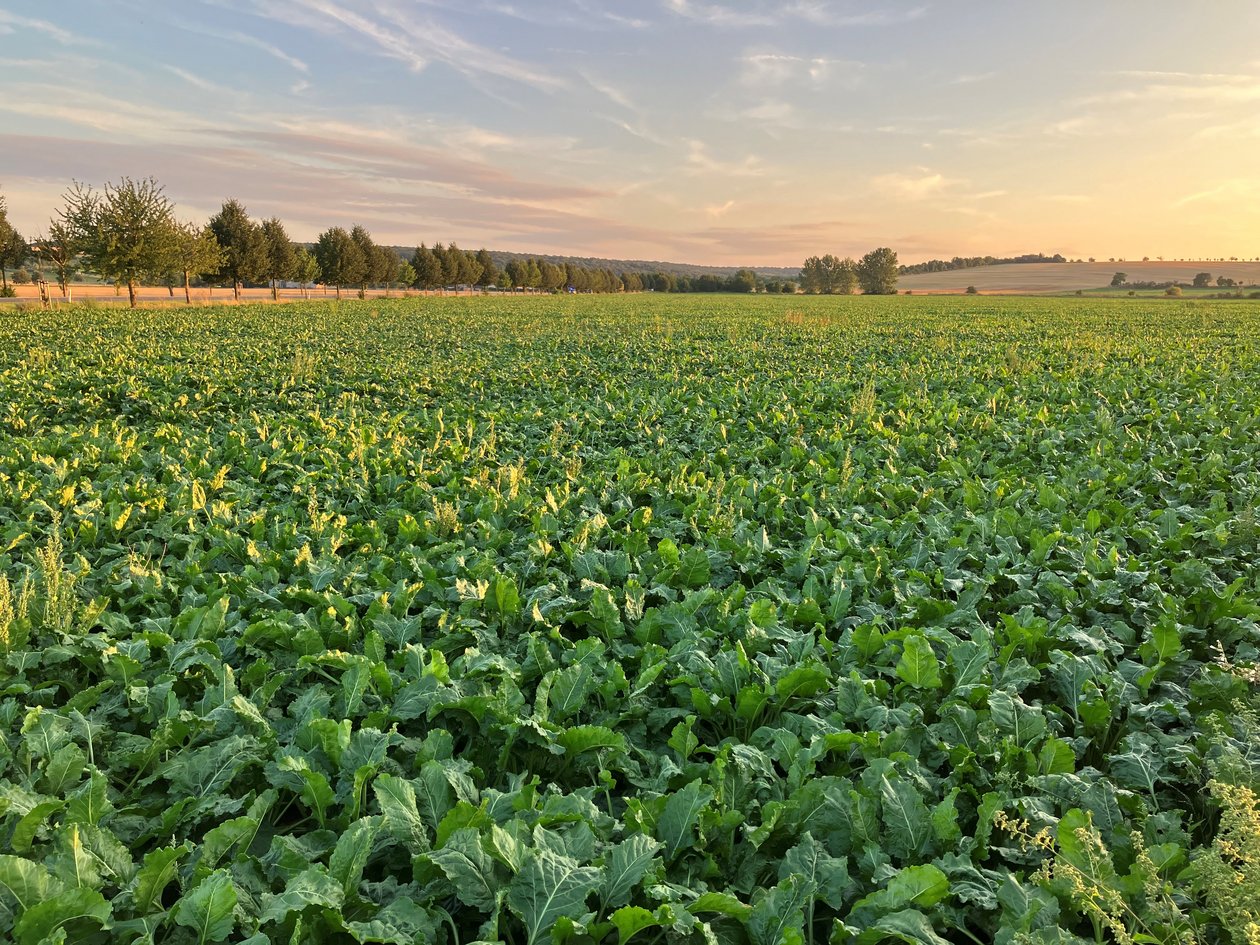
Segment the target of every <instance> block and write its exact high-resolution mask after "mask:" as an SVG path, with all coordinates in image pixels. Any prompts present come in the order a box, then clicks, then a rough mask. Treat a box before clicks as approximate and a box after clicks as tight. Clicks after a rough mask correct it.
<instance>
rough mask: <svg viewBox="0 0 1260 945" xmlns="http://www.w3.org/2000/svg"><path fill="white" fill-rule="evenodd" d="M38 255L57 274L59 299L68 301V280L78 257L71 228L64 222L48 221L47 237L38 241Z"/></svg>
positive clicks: (71, 275) (72, 273) (59, 220)
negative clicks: (59, 290)
mask: <svg viewBox="0 0 1260 945" xmlns="http://www.w3.org/2000/svg"><path fill="white" fill-rule="evenodd" d="M38 255H39V258H40V259H42V260H44V261H45V262H47V263H48V265H50V266H51V267H52V270H53V272H55V273H56V274H57V285H58V287H59V288H60V289H61V297H62V298H63V299H66V300H69V299H70V280H71V278H73V276H74V271H75V266H74V263H75V259H76V258H77V257H78V255H79V249H78V247H77V246H76V245H75V240H74V230H73V228H72V227H71V226H70V225H69V224H68V223H67V222H66V221H65V220H61V219H55V220H52V221H50V222H49V224H48V235H47V236H45V237H43V238H42V239H40V240H39V253H38Z"/></svg>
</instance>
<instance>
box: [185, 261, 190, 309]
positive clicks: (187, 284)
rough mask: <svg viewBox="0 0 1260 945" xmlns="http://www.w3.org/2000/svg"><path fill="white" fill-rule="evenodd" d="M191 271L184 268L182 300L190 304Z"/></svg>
mask: <svg viewBox="0 0 1260 945" xmlns="http://www.w3.org/2000/svg"><path fill="white" fill-rule="evenodd" d="M190 276H191V273H189V271H188V270H187V269H185V270H184V302H185V303H187V304H188V305H192V279H191V278H190Z"/></svg>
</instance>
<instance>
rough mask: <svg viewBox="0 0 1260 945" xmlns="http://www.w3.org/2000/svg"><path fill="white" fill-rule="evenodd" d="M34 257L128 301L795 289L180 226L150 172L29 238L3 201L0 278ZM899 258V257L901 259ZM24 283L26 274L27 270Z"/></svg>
mask: <svg viewBox="0 0 1260 945" xmlns="http://www.w3.org/2000/svg"><path fill="white" fill-rule="evenodd" d="M31 257H34V258H35V259H36V260H38V261H39V263H40V264H41V265H44V266H46V267H48V268H49V269H50V270H51V272H52V273H53V274H54V275H55V279H56V281H57V283H58V285H59V286H60V288H61V294H62V297H63V298H65V297H68V295H69V284H70V282H71V280H72V279H74V278H75V277H76V275H77V274H79V273H80V272H90V273H94V274H95V275H97V276H99V277H100V278H101V279H102V280H103V281H106V282H112V283H114V284H115V285H117V286H126V287H127V294H128V298H129V301H130V302H131V305H132V307H133V308H134V307H135V305H136V289H137V287H138V286H140V285H141V284H144V283H150V284H152V283H155V282H156V283H158V284H161V285H165V286H167V287H169V288H170V290H171V294H172V296H173V295H174V292H175V287H176V286H181V285H182V286H183V289H184V298H185V300H186V301H188V302H190V303H191V301H192V292H191V289H192V286H193V284H194V283H201V284H209V285H230V286H231V287H232V291H233V294H234V296H235V297H236V298H238V299H239V298H240V292H241V288H242V287H243V286H247V285H267V286H269V287H270V288H271V291H272V297H273V298H276V297H278V295H279V288H280V286H281V285H282V284H288V283H293V284H297V285H298V286H300V287H301V288H302V289H303V292H304V293H305V292H306V291H307V290H308V289H309V288H310V287H311V286H314V285H317V284H323V285H325V286H331V287H334V288H335V289H336V291H337V297H338V298H340V296H341V290H342V289H343V288H356V289H358V290H359V293H360V295H362V294H363V293H364V292H366V290H367V289H368V288H370V287H384V288H386V289H390V288H394V287H397V286H408V287H412V288H416V289H424V290H433V289H441V288H443V287H445V286H473V287H478V288H483V289H485V288H490V287H496V288H500V289H511V290H515V289H518V288H521V289H536V290H539V291H545V292H556V291H562V290H565V289H569V290H572V291H574V292H623V291H625V292H640V291H654V292H756V291H758V290H759V289H762V288H768V289H769V290H771V291H795V290H796V286H795V284H793V283H790V282H783V283H773V284H771V285H769V286H765V285H763V284H762V283H761V281H760V280H759V278H758V276H757V274H756V273H755V272H754V271H753V270H751V269H740V270H738V271H737V272H735V273H734V274H732V275H730V276H719V275H699V276H693V277H688V276H679V275H675V274H671V273H665V272H657V273H621V274H618V273H616V272H614V271H613V270H612V269H607V268H593V267H584V266H579V265H575V264H573V263H563V264H562V263H557V262H550V261H547V260H544V259H513V260H511V261H509V262H508V263H507V264H506V266H504V267H502V268H499V267H498V266H496V265H495V262H494V260H493V258H492V257H491V255H490V253H489V252H487V251H486V250H484V249H481V250H478V251H477V252H475V253H474V252H470V251H466V250H462V249H460V248H459V247H458V246H456V245H455V244H454V243H451V244H450V245H449V246H443V245H442V244H441V243H438V244H435V245H434V246H433V247H432V248H429V247H428V246H426V245H424V244H421V245H420V246H418V247H417V248H416V250H415V253H414V254H413V255H412V256H411V259H410V260H405V259H404V258H403V257H402V256H400V255H399V253H398V251H397V250H395V249H393V248H391V247H387V246H381V245H378V244H377V243H376V242H375V241H374V240H373V239H372V235H371V234H370V233H369V232H368V231H367V230H366V229H365V228H364V227H362V226H355V227H352V228H351V229H350V230H346V229H344V228H342V227H331V228H329V229H328V230H325V231H324V232H323V233H321V234H320V235H319V238H318V240H317V241H316V242H315V243H314V244H313V245H309V246H308V245H303V244H299V243H294V242H293V241H292V240H291V239H290V238H289V234H288V232H287V230H286V229H285V225H284V223H282V222H281V221H280V220H279V219H277V218H275V217H272V218H270V219H266V220H261V221H255V220H253V219H251V218H250V216H249V213H248V212H247V210H246V208H245V207H244V206H243V205H242V204H241V203H240V202H239V201H237V200H228V201H227V202H226V203H224V204H223V206H222V208H221V209H220V210H219V212H218V213H216V214H215V215H214V216H212V217H211V218H210V220H209V221H208V222H206V223H204V224H198V223H192V222H181V221H180V220H179V219H178V218H177V216H176V213H175V206H174V204H173V203H172V202H171V201H170V200H169V199H168V198H167V197H166V196H165V194H164V193H163V190H162V187H161V186H160V185H159V184H158V182H157V181H156V180H154V179H153V178H146V179H143V180H132V179H130V178H123V179H122V180H121V181H119V182H118V183H116V184H106V185H105V187H104V189H103V190H100V191H97V190H95V189H93V188H92V187H89V186H86V185H84V184H80V183H78V182H75V183H74V185H73V186H72V187H71V189H70V190H69V191H67V192H66V194H65V195H64V205H63V206H62V207H61V209H60V210H58V211H57V213H56V214H55V215H54V217H53V218H52V220H51V221H50V222H49V225H48V230H47V232H46V233H45V234H42V235H40V236H38V237H36V238H35V239H33V240H31V242H30V243H29V244H28V243H27V242H26V241H25V240H24V239H23V237H22V236H21V234H20V233H18V232H17V231H16V230H15V229H14V228H13V227H12V226H11V225H10V224H9V222H8V214H7V211H6V208H5V205H4V199H3V196H0V278H2V280H3V284H2V289H0V291H3V293H4V294H6V295H8V294H11V293H12V289H10V287H9V270H11V269H18V267H21V266H23V264H24V263H25V262H26V261H27V260H28V259H29V258H31ZM893 258H894V261H895V258H896V257H895V256H894V257H893ZM22 271H23V273H24V276H25V278H24V279H23V280H21V281H25V279H27V278H29V274H26V273H25V270H22Z"/></svg>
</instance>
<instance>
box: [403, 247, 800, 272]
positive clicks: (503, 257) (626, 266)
mask: <svg viewBox="0 0 1260 945" xmlns="http://www.w3.org/2000/svg"><path fill="white" fill-rule="evenodd" d="M390 248H391V249H393V250H394V251H395V252H397V253H398V255H400V256H402V257H403V259H410V258H411V256H412V254H413V253H414V252H415V251H416V248H415V247H414V246H392V247H390ZM461 248H462V249H470V248H471V247H468V246H464V247H461ZM490 258H491V259H493V260H494V264H495V265H496V266H498V267H499V268H500V269H502V268H503V267H504V266H506V265H507V264H508V263H509V262H510V261H511V260H513V259H545V260H546V261H547V262H549V263H554V264H556V265H560V266H563V265H564V264H565V263H572V264H573V265H575V266H581V267H583V268H585V269H611V270H612V271H613V272H615V273H617V274H618V275H620V274H621V273H623V272H633V273H638V274H640V275H642V274H644V273H652V272H665V273H668V274H670V275H672V276H686V277H688V278H695V277H696V276H720V277H722V278H729V277H730V276H733V275H735V273H736V272H738V271H739V270H740V269H751V270H752V271H753V272H755V273H757V275H759V276H761V277H762V278H764V279H797V278H799V277H800V274H801V267H800V266H791V267H786V268H785V267H776V266H697V265H693V264H692V263H673V262H657V261H652V260H644V259H601V258H598V257H595V256H551V255H548V254H546V253H509V252H504V251H502V250H495V249H492V250H490Z"/></svg>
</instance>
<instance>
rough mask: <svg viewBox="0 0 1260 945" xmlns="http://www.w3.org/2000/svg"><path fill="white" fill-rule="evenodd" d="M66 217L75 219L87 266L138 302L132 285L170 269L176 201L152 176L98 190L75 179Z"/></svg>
mask: <svg viewBox="0 0 1260 945" xmlns="http://www.w3.org/2000/svg"><path fill="white" fill-rule="evenodd" d="M66 204H67V206H66V211H65V214H64V219H66V220H69V221H73V223H74V225H75V227H76V232H75V234H74V239H75V241H76V242H77V243H78V245H80V246H81V247H82V249H83V255H84V258H85V259H86V260H87V262H88V268H90V269H92V270H93V271H94V272H96V273H98V274H99V275H100V276H101V277H102V278H104V279H105V280H106V281H109V282H114V283H121V284H124V285H126V286H127V298H128V301H129V302H130V303H131V307H132V308H135V307H136V287H137V286H138V285H139V284H140V282H141V281H142V280H143V279H145V278H150V277H157V276H160V275H161V274H162V273H163V272H166V271H168V269H169V264H170V260H171V257H172V255H173V253H174V249H175V245H176V242H177V239H178V226H177V224H176V223H175V208H174V205H173V204H172V203H171V202H170V200H168V199H167V197H166V194H164V193H163V191H162V186H161V185H160V184H159V183H158V182H157V181H156V180H154V179H153V178H152V177H147V178H145V179H144V180H140V181H135V180H132V179H131V178H130V177H124V178H123V179H122V180H121V181H119V182H118V183H117V184H106V185H105V189H104V191H103V192H102V193H97V192H95V191H94V190H92V188H90V187H84V186H82V185H80V184H78V183H76V184H75V187H74V189H73V190H71V191H70V192H69V193H68V194H67V195H66Z"/></svg>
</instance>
